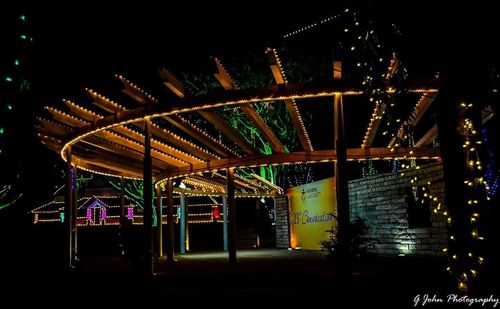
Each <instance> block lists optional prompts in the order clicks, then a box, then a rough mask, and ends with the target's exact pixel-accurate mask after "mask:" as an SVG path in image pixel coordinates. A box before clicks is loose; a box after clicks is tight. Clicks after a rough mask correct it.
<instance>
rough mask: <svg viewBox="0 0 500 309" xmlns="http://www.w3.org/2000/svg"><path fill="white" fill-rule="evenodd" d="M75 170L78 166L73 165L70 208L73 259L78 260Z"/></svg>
mask: <svg viewBox="0 0 500 309" xmlns="http://www.w3.org/2000/svg"><path fill="white" fill-rule="evenodd" d="M77 170H78V166H77V164H76V163H75V165H74V166H73V196H72V197H71V207H72V217H71V229H72V231H73V259H74V260H78V230H77V228H78V227H77V219H78V213H77V212H78V186H77V181H76V180H77Z"/></svg>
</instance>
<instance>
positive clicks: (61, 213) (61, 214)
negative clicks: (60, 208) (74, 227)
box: [59, 212, 64, 223]
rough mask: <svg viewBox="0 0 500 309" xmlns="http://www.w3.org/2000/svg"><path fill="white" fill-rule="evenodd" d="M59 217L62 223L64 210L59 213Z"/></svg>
mask: <svg viewBox="0 0 500 309" xmlns="http://www.w3.org/2000/svg"><path fill="white" fill-rule="evenodd" d="M59 219H61V222H62V223H64V212H60V213H59Z"/></svg>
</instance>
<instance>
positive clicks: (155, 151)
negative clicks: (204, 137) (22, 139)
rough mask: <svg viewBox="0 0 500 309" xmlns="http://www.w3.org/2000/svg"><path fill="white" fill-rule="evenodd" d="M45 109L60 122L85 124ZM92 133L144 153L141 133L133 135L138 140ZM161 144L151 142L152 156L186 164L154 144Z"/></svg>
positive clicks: (179, 164) (164, 160)
mask: <svg viewBox="0 0 500 309" xmlns="http://www.w3.org/2000/svg"><path fill="white" fill-rule="evenodd" d="M66 102H69V101H66ZM70 103H71V102H70ZM70 105H72V108H73V110H76V108H77V107H78V106H77V105H76V104H74V103H72V104H70ZM78 108H80V107H78ZM47 110H48V111H49V112H50V113H51V114H52V116H53V117H54V119H56V120H57V121H59V122H62V123H64V124H67V125H69V126H71V127H77V128H78V127H82V126H84V125H86V124H87V122H86V121H83V120H80V119H78V118H76V117H73V116H71V115H68V114H65V113H63V112H61V111H59V110H56V109H54V108H50V107H49V108H47ZM90 113H91V112H89V111H87V115H90ZM99 119H100V118H99ZM125 129H126V128H123V127H122V129H120V127H114V128H112V130H118V131H123V130H125ZM127 132H128V131H127ZM94 135H95V136H98V137H100V138H102V139H105V140H108V141H109V142H112V143H119V144H122V145H124V146H126V147H128V148H130V149H132V150H135V151H137V152H139V153H144V146H143V145H142V144H141V143H142V142H143V141H144V136H143V135H142V134H139V133H136V136H134V137H135V138H136V139H137V140H138V141H133V140H131V139H127V138H125V137H122V136H120V135H118V134H115V133H112V132H109V131H105V130H103V131H98V132H96V133H95V134H94ZM139 136H140V137H139ZM162 145H163V144H160V145H158V143H155V144H154V146H153V144H152V146H153V149H152V151H151V155H152V157H153V158H156V159H158V160H160V161H163V162H165V163H167V164H169V165H171V166H177V167H178V166H184V165H186V164H187V163H186V162H184V161H181V160H179V159H177V158H175V157H172V156H171V155H168V154H166V153H164V152H163V151H161V149H158V148H156V147H155V146H157V147H160V146H162Z"/></svg>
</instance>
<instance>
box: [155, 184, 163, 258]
mask: <svg viewBox="0 0 500 309" xmlns="http://www.w3.org/2000/svg"><path fill="white" fill-rule="evenodd" d="M155 195H156V200H155V202H156V214H157V217H158V222H157V227H156V236H157V237H156V241H157V242H158V244H157V246H156V248H157V250H158V257H159V258H161V257H162V256H163V220H162V216H163V205H162V202H161V186H160V185H158V184H157V185H156V186H155Z"/></svg>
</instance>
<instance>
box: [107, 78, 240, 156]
mask: <svg viewBox="0 0 500 309" xmlns="http://www.w3.org/2000/svg"><path fill="white" fill-rule="evenodd" d="M117 77H118V79H120V81H121V82H122V83H123V85H124V87H125V88H124V89H123V90H122V91H123V92H124V93H126V94H127V95H129V96H130V97H131V98H132V99H134V100H136V101H137V102H138V103H141V104H158V103H159V101H158V100H157V99H155V98H154V97H153V96H151V95H149V94H148V93H147V92H146V91H144V90H142V89H141V88H139V87H138V86H136V85H134V84H132V83H131V82H130V81H128V80H127V79H125V78H124V77H123V76H117ZM162 117H163V118H164V119H165V120H167V121H168V122H170V123H171V124H173V125H174V126H175V127H177V128H178V129H180V130H181V131H183V132H185V133H186V134H188V135H190V136H191V137H193V138H194V139H196V140H197V141H199V142H201V143H202V144H204V145H205V146H207V147H208V148H210V149H212V150H213V151H215V152H216V153H217V154H219V155H221V156H223V157H229V156H231V155H233V153H232V152H231V150H230V149H229V148H228V147H226V146H225V145H222V144H221V143H219V142H217V141H216V140H215V139H214V138H213V137H212V136H210V135H208V134H207V133H206V132H204V131H203V130H201V129H200V128H198V127H197V126H195V125H194V124H192V123H190V122H189V121H188V120H187V119H184V118H183V117H181V116H180V115H171V116H162Z"/></svg>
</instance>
